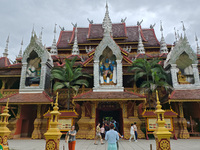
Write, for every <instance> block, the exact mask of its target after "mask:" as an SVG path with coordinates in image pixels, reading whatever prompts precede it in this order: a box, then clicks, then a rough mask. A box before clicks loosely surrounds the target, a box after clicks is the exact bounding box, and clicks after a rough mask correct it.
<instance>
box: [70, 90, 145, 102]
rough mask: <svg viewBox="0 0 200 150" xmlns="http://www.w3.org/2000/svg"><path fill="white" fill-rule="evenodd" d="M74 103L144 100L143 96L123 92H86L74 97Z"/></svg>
mask: <svg viewBox="0 0 200 150" xmlns="http://www.w3.org/2000/svg"><path fill="white" fill-rule="evenodd" d="M73 99H74V101H98V100H105V101H108V100H115V101H116V100H143V101H145V100H146V97H145V96H144V95H140V94H137V93H133V92H129V91H124V92H93V91H92V90H91V91H88V92H86V93H82V94H79V95H77V96H75V97H74V98H73Z"/></svg>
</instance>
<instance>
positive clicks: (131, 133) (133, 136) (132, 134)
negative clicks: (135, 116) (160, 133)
mask: <svg viewBox="0 0 200 150" xmlns="http://www.w3.org/2000/svg"><path fill="white" fill-rule="evenodd" d="M130 135H131V136H130V139H129V142H131V139H132V138H134V140H135V135H134V127H133V124H131V128H130Z"/></svg>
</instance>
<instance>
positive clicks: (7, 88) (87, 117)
mask: <svg viewBox="0 0 200 150" xmlns="http://www.w3.org/2000/svg"><path fill="white" fill-rule="evenodd" d="M88 21H89V27H78V25H77V24H73V28H72V30H71V31H67V30H65V29H64V28H61V31H60V35H59V38H58V40H56V25H55V28H54V39H53V43H52V46H49V47H45V46H44V44H43V43H42V33H41V34H40V35H39V37H37V35H36V33H35V31H34V29H33V31H32V34H31V39H30V43H29V45H28V46H27V47H26V49H25V50H24V52H23V53H22V50H23V48H22V47H21V49H20V51H19V55H18V57H17V58H16V61H15V63H11V62H10V60H9V59H8V52H9V49H8V44H9V37H8V39H7V41H6V48H5V50H4V53H3V57H1V58H0V88H1V90H0V92H1V95H0V96H1V98H0V106H1V109H3V106H4V105H5V103H6V102H7V98H9V99H10V102H9V103H10V104H9V106H10V107H9V113H10V114H11V117H10V119H9V129H10V130H11V135H10V138H20V137H31V138H33V139H41V138H44V133H45V132H46V131H47V129H48V115H49V110H50V109H52V103H53V101H54V100H55V91H53V88H52V87H53V84H54V83H55V81H51V69H52V68H53V67H64V66H65V60H66V59H69V60H72V59H73V58H74V57H77V59H76V62H75V66H74V67H76V66H78V65H79V66H81V67H82V68H83V72H84V73H88V74H90V75H91V76H92V78H90V79H87V80H88V82H89V87H85V86H81V87H80V89H79V92H78V93H77V94H74V93H71V95H73V98H72V99H71V102H70V110H66V109H64V107H63V108H62V106H63V105H64V104H65V103H66V99H67V92H66V89H61V90H58V92H59V107H60V110H61V118H62V119H61V120H62V121H60V128H62V129H63V130H61V131H63V133H65V132H66V131H67V130H68V129H69V128H70V126H71V125H73V124H74V125H76V128H77V130H78V132H77V138H85V139H94V137H95V127H96V124H97V123H98V122H100V123H103V121H104V119H105V118H111V119H113V120H115V121H116V122H117V123H118V128H119V132H120V133H121V134H122V135H124V137H125V138H129V132H130V124H131V123H134V122H136V123H137V126H138V138H145V137H146V138H147V136H148V134H147V132H148V133H149V134H150V133H151V132H150V131H151V129H150V128H154V127H151V126H153V125H152V124H153V123H152V124H151V123H150V120H151V121H153V119H152V118H153V117H152V116H153V115H154V114H151V111H149V110H148V108H147V107H146V103H147V98H146V95H145V94H144V89H141V88H139V85H140V84H141V82H140V81H138V82H135V81H133V80H131V78H132V77H133V76H134V72H129V66H131V64H132V63H133V61H134V60H136V59H147V60H152V59H154V58H159V59H160V62H159V64H160V65H161V66H162V67H163V68H164V69H165V71H166V72H167V73H168V74H170V78H171V85H172V87H173V91H172V92H171V93H170V94H169V95H168V94H167V93H165V92H162V91H161V92H159V97H160V101H161V104H162V106H163V108H164V109H165V110H166V114H165V115H166V116H167V117H169V119H170V118H173V119H172V120H171V121H170V120H169V126H170V127H169V128H170V129H172V132H173V133H174V134H173V136H175V137H176V138H189V137H190V136H191V135H192V136H193V135H199V132H200V103H199V102H200V94H199V93H200V80H199V59H200V53H199V52H200V50H199V46H198V43H197V53H195V52H194V50H193V49H192V48H191V46H190V44H189V42H188V40H187V36H186V33H185V27H184V24H183V32H184V36H179V35H178V34H177V33H176V36H175V42H174V44H173V45H169V44H166V42H165V39H164V35H163V27H162V23H161V25H160V31H161V40H160V41H158V39H157V37H156V34H155V31H154V25H150V27H149V28H142V21H138V22H137V25H135V26H127V25H126V22H125V21H126V19H122V20H121V22H120V23H112V21H111V18H110V16H109V10H108V5H107V4H106V12H105V16H104V19H103V22H102V23H100V24H95V23H93V21H92V20H89V19H88ZM56 41H57V42H56ZM22 45H23V41H22V43H21V46H22ZM154 98H155V97H151V99H154ZM151 117H152V118H151ZM70 118H71V120H70ZM149 118H151V119H149ZM148 119H149V120H148ZM65 129H66V130H65Z"/></svg>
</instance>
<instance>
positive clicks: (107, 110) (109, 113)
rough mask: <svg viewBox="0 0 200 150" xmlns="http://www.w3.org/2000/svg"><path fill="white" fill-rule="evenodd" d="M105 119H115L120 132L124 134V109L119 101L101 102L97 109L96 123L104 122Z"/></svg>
mask: <svg viewBox="0 0 200 150" xmlns="http://www.w3.org/2000/svg"><path fill="white" fill-rule="evenodd" d="M103 120H106V121H108V122H110V121H112V120H115V121H116V122H117V123H116V125H117V128H118V131H119V133H120V134H123V118H122V109H121V108H120V105H119V104H118V103H113V102H110V103H100V104H99V106H98V108H97V110H96V124H97V123H98V122H100V123H101V125H102V124H103Z"/></svg>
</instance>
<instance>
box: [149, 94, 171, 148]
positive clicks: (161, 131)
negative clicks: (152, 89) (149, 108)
mask: <svg viewBox="0 0 200 150" xmlns="http://www.w3.org/2000/svg"><path fill="white" fill-rule="evenodd" d="M156 99H157V106H156V111H155V113H156V115H157V121H156V123H157V128H156V130H155V131H154V133H153V134H154V137H155V140H156V150H171V146H170V136H171V132H169V130H168V129H167V128H166V127H165V119H164V113H165V111H164V110H163V109H162V106H161V105H160V101H159V96H158V91H157V90H156Z"/></svg>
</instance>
